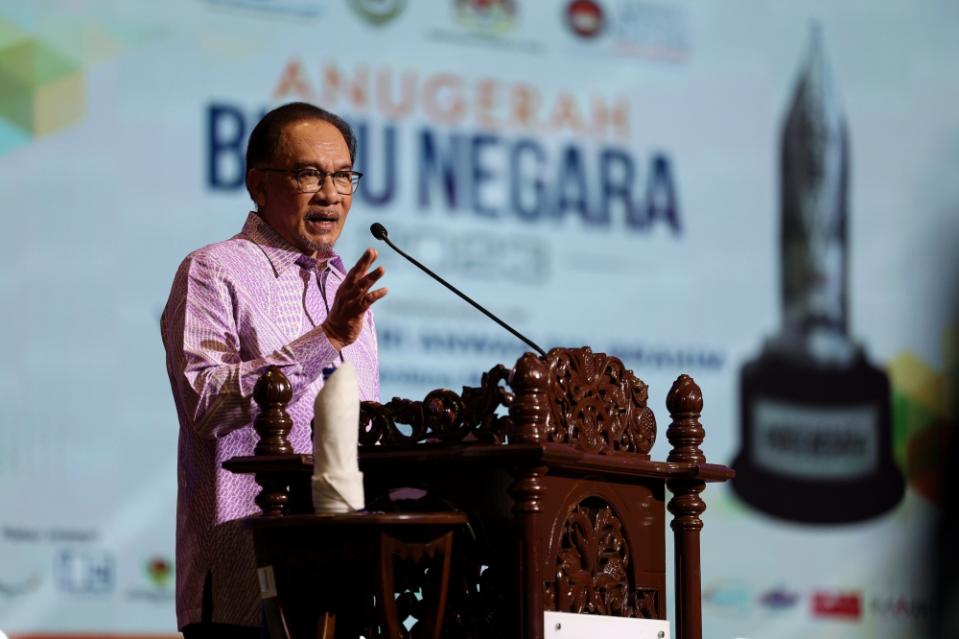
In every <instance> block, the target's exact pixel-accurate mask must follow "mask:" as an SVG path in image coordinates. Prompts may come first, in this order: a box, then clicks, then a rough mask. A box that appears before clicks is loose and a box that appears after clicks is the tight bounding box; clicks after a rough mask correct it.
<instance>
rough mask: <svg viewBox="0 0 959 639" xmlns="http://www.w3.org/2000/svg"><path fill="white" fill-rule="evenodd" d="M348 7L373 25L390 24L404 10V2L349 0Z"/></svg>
mask: <svg viewBox="0 0 959 639" xmlns="http://www.w3.org/2000/svg"><path fill="white" fill-rule="evenodd" d="M350 7H352V8H353V10H354V11H355V12H356V13H357V14H359V16H360V17H362V18H363V19H364V20H366V21H367V22H369V23H370V24H374V25H377V26H379V25H382V24H386V23H387V22H390V21H391V20H393V18H395V17H396V16H398V15H400V14H401V13H402V12H403V10H404V9H405V8H406V0H350Z"/></svg>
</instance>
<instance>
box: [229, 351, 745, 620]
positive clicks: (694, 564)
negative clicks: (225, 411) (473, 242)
mask: <svg viewBox="0 0 959 639" xmlns="http://www.w3.org/2000/svg"><path fill="white" fill-rule="evenodd" d="M254 398H255V400H256V401H257V403H258V404H259V406H260V412H259V415H258V417H257V418H256V421H255V424H254V425H255V428H256V429H257V431H258V432H259V434H260V437H261V439H260V445H259V446H258V447H257V450H256V453H255V455H253V456H251V457H238V458H234V459H232V460H230V461H228V462H226V463H225V464H224V467H226V468H227V469H228V470H231V471H233V472H241V473H254V474H255V476H256V481H257V483H258V484H259V485H260V486H261V487H262V488H263V490H262V492H261V494H260V495H259V496H258V497H257V500H256V502H257V505H258V506H259V507H260V508H261V510H262V511H263V514H262V515H261V516H260V517H256V518H252V519H251V520H250V521H249V522H248V523H249V525H250V527H251V529H252V530H253V534H254V541H255V545H256V548H257V559H258V565H259V566H261V567H263V566H270V567H276V566H280V565H282V566H284V567H285V568H284V569H283V571H284V574H283V575H273V574H270V575H268V576H266V577H264V575H263V574H261V575H260V576H261V586H264V593H265V595H264V596H265V597H267V602H268V603H269V596H270V595H278V597H277V600H278V601H279V602H280V604H281V606H282V607H283V611H284V612H283V615H284V616H283V622H284V623H286V624H287V627H288V628H293V627H296V628H305V629H306V630H303V631H300V634H303V633H304V632H308V633H310V634H309V636H311V637H312V636H320V637H332V636H333V625H334V623H335V620H336V618H337V615H339V619H341V620H342V622H340V623H339V625H338V626H337V628H336V635H337V636H358V634H364V633H365V634H364V636H366V637H372V636H387V637H406V636H411V637H418V636H424V637H425V636H429V637H440V636H442V637H451V638H453V637H470V638H487V637H489V638H500V637H516V638H518V639H519V638H522V639H541V638H542V637H543V636H544V627H543V619H544V612H545V611H560V612H570V613H580V614H599V615H611V616H617V617H639V618H647V619H666V596H667V586H666V557H665V553H666V550H665V548H666V514H665V511H666V509H667V507H668V510H669V512H670V513H672V514H673V519H672V522H671V527H672V529H673V532H674V535H675V572H676V584H675V596H676V620H675V637H677V638H678V639H701V637H702V616H701V607H700V556H699V534H700V530H701V528H702V525H703V524H702V521H701V520H700V518H699V516H700V515H701V514H702V512H703V511H704V510H705V508H706V505H705V503H704V502H703V500H702V499H701V497H700V493H702V491H703V490H704V488H705V485H706V483H707V482H721V481H726V480H728V479H730V478H731V477H732V476H733V471H732V470H731V469H729V468H727V467H725V466H721V465H715V464H708V463H706V457H705V455H704V454H703V452H702V450H701V449H700V446H701V444H702V442H703V438H704V435H705V433H704V430H703V427H702V425H701V424H700V422H699V416H700V412H701V411H702V405H703V399H702V394H701V392H700V389H699V387H698V386H697V385H696V383H695V382H694V381H693V379H692V378H690V377H689V376H687V375H681V376H680V377H679V378H678V379H677V380H676V382H675V383H674V384H673V386H672V388H671V389H670V391H669V394H668V396H667V398H666V405H667V408H668V410H669V413H670V416H671V419H672V422H671V423H670V425H669V427H668V429H667V431H666V437H667V438H668V440H669V442H670V444H671V445H672V449H671V450H670V452H669V455H668V457H667V459H666V461H652V460H650V456H649V451H650V449H651V448H652V446H653V443H654V442H655V439H656V420H655V417H654V415H653V412H652V410H651V409H650V408H649V406H648V405H647V399H648V391H647V387H646V384H645V383H643V382H642V381H641V380H639V379H638V378H637V377H636V376H635V375H634V374H633V372H632V371H630V370H628V369H626V368H625V366H624V365H623V363H622V362H621V361H620V360H619V359H617V358H615V357H611V356H608V355H604V354H601V353H593V352H592V351H591V350H590V349H589V348H578V349H560V348H557V349H553V350H551V351H550V352H549V353H548V355H547V356H546V357H545V358H542V357H539V356H536V355H534V354H532V353H527V354H525V355H523V356H522V357H521V358H520V359H519V360H518V361H517V362H516V364H515V366H514V367H513V368H512V369H507V368H506V367H505V366H502V365H500V366H496V367H495V368H493V369H491V370H490V371H489V372H487V373H485V374H484V375H483V378H482V382H481V385H480V387H479V388H464V389H463V392H462V393H460V394H457V393H455V392H453V391H450V390H445V389H443V390H434V391H432V392H430V393H429V394H427V395H426V397H425V398H424V399H423V400H422V401H412V400H406V399H399V398H394V399H393V400H391V401H390V402H388V403H386V404H378V403H372V402H364V403H363V405H362V409H361V432H360V468H361V470H362V471H363V473H364V477H365V487H366V503H367V509H368V510H370V511H371V513H369V514H365V515H344V516H321V515H312V514H310V513H312V506H311V503H310V495H311V492H310V477H311V476H312V472H313V465H312V457H311V456H309V455H293V454H290V449H289V444H288V443H286V439H285V435H286V433H287V432H288V431H289V427H290V426H289V418H288V416H286V415H285V412H284V410H283V407H284V405H285V403H286V402H288V401H289V399H290V392H289V383H288V382H287V381H286V380H285V378H283V376H282V375H281V374H280V373H279V371H277V370H271V371H268V372H267V373H266V374H265V375H264V376H263V378H262V379H261V380H260V383H258V384H257V388H256V390H255V391H254ZM667 488H668V489H669V491H670V492H671V493H672V498H671V499H670V500H669V502H668V506H667V502H666V489H667ZM376 517H379V518H380V521H379V522H376V521H374V519H375V518H376ZM417 519H418V520H419V521H418V522H417V521H416V520H417ZM337 522H338V523H337ZM404 522H405V523H404ZM337 526H340V527H341V528H339V530H340V533H339V534H337V533H336V532H335V527H337ZM344 526H345V528H343V527H344ZM404 526H406V527H405V528H404ZM321 528H324V529H325V530H326V532H323V531H322V530H320V529H321ZM347 530H348V531H349V532H348V533H343V532H342V531H347ZM294 531H297V532H294ZM304 531H306V532H304ZM363 531H378V532H375V533H373V532H371V533H369V534H367V533H364V532H363ZM364 535H365V536H364ZM344 543H345V544H346V545H343V544H344ZM364 548H365V550H364ZM353 560H357V561H359V562H360V563H359V564H343V563H342V561H353ZM315 561H319V562H320V564H321V565H322V566H324V567H325V568H323V569H322V570H318V569H316V568H315V567H314V568H308V567H306V566H305V564H310V563H311V562H315ZM337 561H340V562H341V563H339V564H337V563H336V562H337ZM324 562H325V563H324ZM330 562H333V563H330ZM364 562H365V563H364ZM361 564H362V565H361ZM313 565H314V566H315V565H316V564H313ZM345 565H351V566H355V569H344V568H343V566H345ZM297 571H299V572H301V573H302V574H301V575H300V576H298V577H297V576H292V573H293V572H297ZM262 572H263V571H262V569H261V573H262ZM303 575H306V576H303ZM264 578H265V579H266V581H267V582H268V583H266V584H265V585H264ZM324 582H325V584H324ZM347 582H349V583H347ZM274 583H275V586H274ZM308 583H309V584H312V585H313V586H312V590H311V589H310V588H309V587H307V585H306V584H308ZM284 587H285V588H286V589H287V590H288V591H290V594H289V596H288V597H286V596H284V593H283V592H282V591H283V589H284ZM271 588H272V590H271ZM346 589H350V591H351V592H353V593H358V594H354V595H350V596H349V597H348V598H346V599H348V600H349V601H348V603H343V602H342V601H341V603H339V604H338V603H336V602H335V601H334V602H333V603H330V601H329V598H333V599H336V598H337V597H339V598H340V600H343V597H342V593H343V592H344V591H345V590H346ZM294 591H295V592H294ZM304 593H312V594H304ZM310 597H313V599H312V600H309V601H304V598H307V599H309V598H310ZM323 598H327V599H328V601H326V602H325V603H324V602H322V601H321V599H323ZM287 601H289V602H295V603H289V604H287V603H286V602H287ZM336 606H341V607H340V608H339V609H338V610H339V612H338V611H337V610H334V609H333V608H335V607H336ZM343 606H345V608H344V607H343ZM347 608H349V610H347ZM294 609H295V610H294ZM444 610H445V614H444ZM294 618H298V619H299V620H300V621H297V620H296V619H294ZM403 622H405V625H403ZM411 622H415V625H413V626H412V631H408V630H407V629H406V627H408V626H409V625H410V623H411ZM344 624H345V625H344ZM341 631H342V632H341ZM343 632H346V633H358V634H346V635H343ZM324 633H325V634H324ZM289 634H290V635H292V636H293V637H295V639H300V636H299V635H297V633H296V632H294V631H290V632H289Z"/></svg>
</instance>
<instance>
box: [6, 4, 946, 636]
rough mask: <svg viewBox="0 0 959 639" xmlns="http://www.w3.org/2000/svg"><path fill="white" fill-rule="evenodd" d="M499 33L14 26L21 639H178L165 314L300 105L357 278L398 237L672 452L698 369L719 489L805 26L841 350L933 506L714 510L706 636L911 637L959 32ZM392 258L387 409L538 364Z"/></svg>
mask: <svg viewBox="0 0 959 639" xmlns="http://www.w3.org/2000/svg"><path fill="white" fill-rule="evenodd" d="M491 4H492V5H493V8H492V9H491V8H488V7H487V8H484V7H483V6H481V5H484V3H480V2H459V3H457V2H454V1H452V0H442V1H437V2H413V1H412V0H410V1H408V2H402V1H399V0H398V1H397V2H395V3H391V2H382V1H379V2H375V1H373V0H365V1H364V0H352V1H350V2H346V1H340V0H178V1H177V2H169V3H152V2H128V3H113V2H106V1H104V2H70V1H67V0H63V1H56V2H55V1H53V0H50V1H48V2H41V3H33V2H26V1H24V2H14V3H12V4H11V3H7V4H5V5H4V6H3V7H2V8H0V78H2V80H0V192H2V194H3V199H4V201H5V207H4V211H5V215H4V222H5V238H6V241H5V242H4V251H3V252H2V253H0V287H2V288H0V291H2V293H3V298H4V300H6V302H5V303H4V309H5V312H4V313H3V314H2V317H3V319H2V326H3V334H4V335H6V336H7V338H8V342H7V348H6V349H5V353H4V354H5V356H4V357H3V358H2V359H0V420H2V428H0V504H2V505H3V508H2V510H0V525H2V536H0V629H2V630H4V631H7V632H10V631H17V632H26V631H57V630H75V631H83V632H94V633H105V632H115V633H124V632H167V631H173V630H175V627H174V624H175V622H174V615H173V603H172V584H173V580H172V578H171V570H172V560H173V552H174V548H173V530H174V507H175V465H176V457H175V455H176V452H175V451H176V437H177V422H176V414H175V411H174V406H173V402H172V401H171V398H170V394H169V385H168V381H167V378H166V373H165V370H164V363H163V350H162V346H161V343H160V338H159V327H158V320H159V315H160V312H161V310H162V307H163V304H164V303H165V301H166V296H167V294H168V291H169V286H170V283H171V281H172V277H173V273H174V271H175V269H176V267H177V265H178V263H179V261H180V260H181V259H182V258H183V256H184V255H185V254H186V253H187V252H189V251H190V250H192V249H194V248H197V247H199V246H201V245H203V244H207V243H210V242H214V241H218V240H221V239H225V238H226V237H229V236H230V235H232V234H234V233H235V232H237V231H238V230H239V229H240V227H241V225H242V223H243V220H244V217H245V214H246V211H247V210H248V208H249V206H250V202H249V200H248V198H247V196H246V193H245V191H244V190H243V189H242V188H241V187H240V182H239V176H241V175H242V165H241V155H240V154H241V151H242V149H243V147H244V146H245V136H246V134H247V133H248V132H249V129H250V128H251V127H252V125H253V124H254V123H255V121H256V119H257V118H258V116H259V114H261V113H262V112H263V111H264V110H266V109H268V108H270V107H271V106H274V105H277V104H280V103H283V102H286V101H291V100H300V99H306V100H312V101H315V102H317V103H318V104H321V105H322V106H324V107H326V108H328V109H331V110H333V111H335V112H338V113H341V114H343V115H344V116H346V117H348V119H350V121H351V122H353V123H354V124H355V125H356V126H357V128H358V131H359V133H360V134H361V148H360V155H359V158H358V168H359V170H361V171H363V172H365V173H366V177H365V178H364V181H363V185H362V188H361V191H360V192H359V193H358V195H357V197H355V198H354V206H353V211H352V213H351V217H350V220H349V222H348V225H347V230H346V232H345V233H344V236H343V238H342V239H341V242H340V245H339V250H340V252H341V254H342V255H343V256H344V259H345V260H346V261H348V262H351V263H352V262H353V261H355V259H356V258H357V257H358V255H359V254H360V252H361V251H362V249H363V248H365V247H366V246H367V245H371V243H372V242H373V240H372V238H370V236H369V232H368V228H369V225H370V223H371V222H373V221H379V222H382V223H383V224H385V225H386V226H387V227H388V228H389V229H390V236H391V238H393V239H394V240H395V241H396V242H397V243H398V244H399V245H400V246H402V247H404V248H406V249H407V250H408V251H410V252H412V253H413V254H415V255H416V256H417V257H419V258H420V259H421V260H422V261H424V262H426V263H427V264H430V265H432V266H434V267H435V270H437V271H438V272H439V273H441V274H442V275H444V276H446V277H448V278H449V279H450V280H452V281H454V282H455V283H456V284H457V285H459V286H460V287H461V288H463V289H464V290H466V291H467V292H468V293H469V294H471V295H472V296H473V297H474V298H475V299H477V300H479V301H480V302H481V303H484V304H486V305H488V306H489V307H490V308H492V309H493V310H494V311H495V312H497V313H499V314H501V315H502V316H503V317H504V318H505V319H506V320H507V321H509V322H511V323H513V324H514V325H515V326H517V327H518V328H519V330H520V331H521V332H524V333H526V334H528V335H529V336H530V337H532V338H533V339H534V341H537V342H538V343H540V344H541V345H542V346H544V347H546V348H550V347H552V346H561V345H562V346H578V345H583V344H588V345H590V346H592V347H593V349H594V350H599V351H607V352H612V353H615V354H618V355H620V356H621V357H622V358H623V359H624V361H625V362H626V363H627V365H629V366H630V367H632V368H633V369H634V370H635V371H636V373H637V374H638V375H639V376H640V377H641V378H643V379H644V380H645V381H647V382H648V383H649V385H650V395H651V403H652V405H653V407H654V409H655V410H656V412H657V415H658V418H659V424H660V432H661V435H660V438H659V441H658V442H657V444H656V447H655V448H654V451H653V453H654V455H655V456H656V457H664V456H665V454H666V451H667V450H668V444H667V442H666V441H665V437H664V436H663V435H662V433H663V432H664V431H665V426H666V425H667V424H668V415H667V413H666V411H665V406H664V401H665V394H666V391H667V390H668V389H669V385H670V383H671V382H672V380H673V379H675V377H676V376H677V375H678V374H679V373H681V372H688V373H690V374H691V375H693V376H694V377H695V378H696V380H697V381H698V382H699V384H700V385H701V386H702V388H703V390H704V395H705V409H704V413H703V423H704V424H705V427H706V432H707V437H706V442H705V445H704V449H705V452H706V454H707V456H708V458H709V460H710V461H714V462H718V463H730V462H731V461H732V459H733V456H734V455H735V454H736V452H737V450H738V448H739V438H740V429H739V419H740V416H739V411H738V403H737V401H738V400H737V398H738V392H739V389H738V381H737V380H738V374H739V369H740V367H741V366H742V364H743V363H744V362H745V361H747V360H748V359H750V358H753V357H755V356H756V355H757V354H758V352H759V350H760V347H761V344H762V342H763V340H764V339H765V338H767V337H769V336H770V335H772V334H774V333H775V332H776V331H777V329H778V326H779V322H780V318H779V310H778V309H779V288H778V286H779V248H778V247H779V245H778V242H779V235H778V233H779V230H778V229H779V168H778V167H779V143H780V135H781V126H782V121H783V118H784V117H785V114H786V112H787V109H788V107H789V104H790V100H791V98H792V93H793V90H794V87H795V84H796V81H797V78H798V75H799V73H800V69H801V66H802V62H803V60H804V57H805V55H806V50H807V48H808V42H809V31H810V21H811V20H812V19H816V20H818V21H819V23H820V24H821V25H822V30H823V35H824V39H825V52H826V55H827V57H828V59H829V62H830V65H831V69H832V73H833V75H834V78H835V82H836V85H837V89H838V92H839V95H840V100H841V104H842V108H843V111H844V113H845V115H846V118H847V122H848V126H849V130H850V151H851V172H850V208H849V210H850V231H849V242H848V243H849V259H850V282H849V290H850V318H851V323H850V328H851V330H850V332H851V334H852V335H853V336H854V337H855V338H856V339H857V340H858V341H860V342H862V343H864V344H865V345H866V347H867V350H868V353H869V356H870V358H871V360H872V361H873V362H874V363H876V364H877V365H879V366H880V367H884V368H886V369H887V370H888V371H889V372H890V375H891V377H892V380H893V386H894V392H895V393H896V395H895V396H896V401H897V403H896V404H895V406H896V408H897V411H896V423H895V435H896V441H895V448H894V450H895V453H896V459H897V461H898V462H899V463H900V464H902V466H903V472H904V473H905V474H906V476H907V480H908V482H909V484H908V486H909V487H908V488H907V491H906V496H905V497H904V499H903V500H902V502H901V503H899V504H898V505H897V506H896V508H894V509H893V510H891V511H890V512H887V513H885V514H883V515H881V516H879V517H877V518H874V519H872V520H869V521H867V522H865V523H860V524H855V525H842V526H820V527H812V526H806V525H799V524H793V523H789V522H785V521H781V520H777V519H773V518H770V517H767V516H766V515H763V514H762V513H760V512H758V511H756V510H754V509H752V508H750V507H748V506H747V505H745V504H744V503H743V502H741V501H739V500H738V499H737V498H736V497H735V495H733V494H732V493H731V492H730V491H729V490H728V489H726V488H717V487H710V488H709V489H708V490H707V492H706V501H707V504H708V507H709V510H708V511H707V513H706V514H705V516H704V520H705V524H706V526H705V529H704V533H703V534H704V537H703V557H704V566H703V587H704V624H705V628H706V631H705V636H707V637H716V638H726V637H729V638H732V637H775V638H777V639H787V638H790V637H796V638H798V637H805V636H809V635H811V634H815V635H816V636H819V637H844V638H848V637H864V638H865V637H880V636H881V637H906V636H910V637H911V636H916V635H917V633H921V629H922V627H923V623H924V621H926V619H927V617H928V606H929V591H928V586H927V584H926V582H925V567H926V562H925V554H924V550H923V549H924V548H925V545H926V542H927V539H926V536H927V534H928V531H929V528H930V523H931V522H932V518H933V517H934V515H935V513H936V509H937V506H936V505H935V503H934V502H935V495H934V493H933V491H930V490H928V489H924V488H923V487H925V486H928V485H932V484H933V483H934V478H935V470H936V464H937V463H941V460H939V461H938V462H937V458H936V457H935V455H932V456H929V455H927V456H926V457H922V456H920V457H918V458H914V457H910V454H911V453H910V451H912V450H913V449H914V448H915V446H913V444H912V442H916V441H922V433H923V432H925V431H926V430H927V429H928V428H933V426H930V424H932V425H935V424H939V425H941V424H943V423H949V422H950V421H951V419H952V412H951V411H950V410H949V408H948V402H947V394H948V393H947V391H948V388H950V387H951V386H950V380H953V379H955V378H954V376H952V374H953V373H954V371H955V365H954V363H953V360H952V359H950V358H948V357H947V356H946V355H945V353H946V349H947V345H946V342H947V340H948V336H949V335H950V334H952V332H954V327H955V326H956V324H955V322H956V319H957V318H956V315H955V313H954V310H953V309H954V300H953V299H952V297H951V293H952V290H953V289H954V288H955V286H954V285H955V278H954V276H955V274H956V272H957V263H956V262H957V259H956V252H955V250H954V248H953V245H954V241H955V238H956V237H957V231H959V217H957V215H956V213H957V208H959V187H957V184H959V182H957V181H956V180H955V175H956V171H957V168H959V111H957V110H956V108H955V106H956V104H959V83H957V82H956V79H955V73H954V70H953V66H954V62H955V60H956V59H957V54H959V43H957V41H956V39H955V37H954V34H955V30H956V27H957V26H959V10H957V9H956V8H955V7H954V6H952V5H951V4H948V3H941V2H905V1H899V2H896V1H893V0H885V1H883V2H844V3H835V2H806V3H789V2H762V1H760V0H733V1H727V2H705V3H704V2H692V1H678V0H677V1H667V0H656V1H654V0H649V1H647V0H642V1H641V0H598V1H597V2H596V3H594V4H596V5H597V6H599V7H600V8H601V9H602V11H603V14H604V16H605V23H604V25H603V28H602V29H601V30H600V31H599V32H598V33H597V34H596V35H595V36H594V37H592V38H586V37H581V36H578V35H576V34H575V33H574V31H573V30H572V29H571V28H570V27H569V25H568V23H567V11H568V9H569V7H570V5H577V6H578V3H571V2H566V1H564V0H555V1H552V0H551V1H548V2H547V1H542V2H538V1H537V2H534V1H532V0H526V1H525V2H522V1H521V2H516V3H491ZM510 4H513V6H514V11H513V12H512V13H511V12H510V11H508V10H506V9H502V10H500V9H497V6H499V7H500V8H502V6H507V5H510ZM587 4H588V3H587ZM474 5H475V6H474ZM390 6H394V8H395V9H397V11H396V12H395V15H392V16H386V17H385V18H384V19H383V20H381V21H378V20H377V19H376V17H377V15H379V14H376V13H375V12H376V11H378V10H384V11H385V10H387V9H389V8H390ZM382 248H383V251H382V253H383V258H382V261H383V263H384V264H385V265H386V267H387V276H386V279H385V284H386V285H387V286H389V288H390V290H391V292H390V295H389V296H388V297H387V298H386V299H385V300H384V301H382V302H380V303H379V304H377V307H376V312H377V323H378V327H379V330H380V343H381V366H382V376H383V389H384V396H385V398H389V397H391V396H393V395H401V396H405V397H412V398H421V397H422V395H423V394H424V393H425V392H426V391H428V390H429V389H432V388H434V387H438V386H448V387H451V388H454V389H458V388H459V387H460V386H462V385H464V384H475V383H477V382H478V380H479V375H480V373H481V372H482V371H484V370H487V369H488V368H490V367H491V366H493V365H494V364H496V363H499V362H503V363H511V362H513V361H514V360H515V358H516V357H517V356H518V355H519V354H520V353H521V352H522V351H523V350H525V349H524V348H523V346H522V344H519V343H518V342H516V341H515V340H513V339H512V338H511V337H510V336H509V335H508V334H506V333H504V332H502V331H500V330H499V329H498V328H497V327H495V326H494V325H493V324H492V323H490V322H489V321H488V320H486V319H485V318H483V317H482V316H480V315H478V314H476V313H474V312H473V311H472V310H471V309H470V308H469V307H468V306H466V305H465V304H464V303H462V302H460V301H458V300H457V299H455V298H452V297H451V296H450V295H449V294H448V293H446V292H445V291H444V290H442V289H441V288H440V287H438V286H436V285H434V284H432V283H431V282H429V281H427V278H426V277H425V276H424V275H422V274H420V273H418V272H416V271H414V270H413V269H412V267H410V266H408V265H407V264H405V263H402V262H401V261H400V260H399V258H396V257H394V256H392V255H390V254H388V251H387V250H386V249H385V247H382ZM917 415H918V416H917ZM910 460H912V461H910ZM910 463H913V464H914V465H916V466H915V468H912V467H910V466H909V464H910ZM929 467H932V470H931V471H929V472H925V471H926V470H928V468H929ZM929 473H931V474H929ZM930 477H932V479H930ZM922 482H925V483H922ZM920 483H922V485H921V486H920V485H919V484H920ZM817 596H818V597H819V598H820V599H821V598H822V597H823V596H827V597H846V601H847V602H848V601H855V602H858V603H857V604H856V606H854V607H853V608H855V614H853V613H851V612H848V610H847V612H846V613H841V614H838V615H837V614H832V615H830V614H829V613H828V611H827V612H826V613H823V611H822V610H819V609H818V608H817V606H816V605H815V603H814V602H815V601H816V599H817ZM850 598H852V599H850Z"/></svg>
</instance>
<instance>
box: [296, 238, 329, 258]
mask: <svg viewBox="0 0 959 639" xmlns="http://www.w3.org/2000/svg"><path fill="white" fill-rule="evenodd" d="M333 245H334V243H333V242H321V241H319V240H316V239H314V238H312V237H301V238H300V248H301V249H302V250H305V251H309V252H310V253H316V256H317V257H328V256H329V255H331V254H332V253H333Z"/></svg>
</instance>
